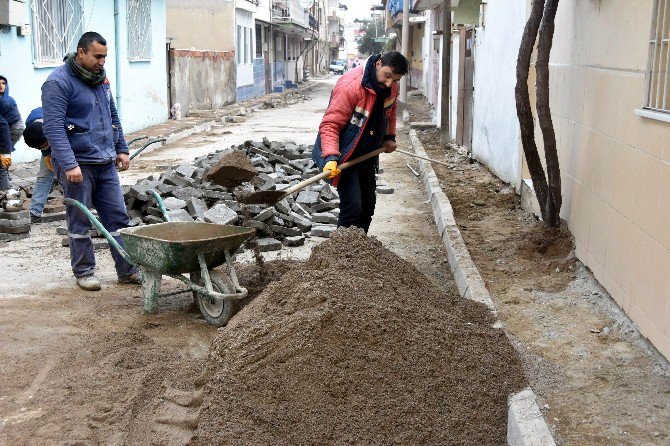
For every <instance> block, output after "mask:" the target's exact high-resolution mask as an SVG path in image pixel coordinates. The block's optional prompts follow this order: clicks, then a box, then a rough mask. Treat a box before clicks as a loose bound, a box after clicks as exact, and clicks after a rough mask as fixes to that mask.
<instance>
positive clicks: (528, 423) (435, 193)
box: [409, 129, 556, 446]
mask: <svg viewBox="0 0 670 446" xmlns="http://www.w3.org/2000/svg"><path fill="white" fill-rule="evenodd" d="M409 138H410V141H411V143H412V147H413V149H414V152H415V153H416V154H417V155H421V156H425V157H428V154H427V153H426V151H425V149H424V148H423V144H422V143H421V141H420V140H419V137H418V136H417V134H416V130H414V129H412V130H410V131H409ZM419 168H420V170H421V177H422V178H423V182H424V186H425V187H426V192H427V193H428V198H429V199H430V204H431V207H432V208H433V215H434V217H435V224H436V225H437V229H438V232H439V235H440V238H441V239H442V242H443V243H444V246H445V247H446V248H447V256H448V259H449V268H450V269H451V272H452V273H453V275H454V279H455V280H456V286H457V287H458V292H459V293H460V295H461V296H462V297H464V298H466V299H471V300H474V301H476V302H480V303H483V304H484V305H486V306H487V307H488V308H489V309H490V310H491V312H492V313H493V314H494V315H497V311H496V308H495V305H494V304H493V301H492V300H491V295H490V294H489V292H488V290H487V289H486V285H485V284H484V280H483V279H482V277H481V275H480V274H479V270H478V269H477V267H476V266H475V263H474V262H473V261H472V258H471V257H470V252H469V251H468V248H467V246H466V245H465V241H464V240H463V237H462V236H461V231H460V230H459V229H458V226H457V225H456V220H455V218H454V211H453V209H452V207H451V202H449V198H448V197H447V195H446V194H445V193H444V192H443V191H442V188H441V187H440V182H439V181H438V179H437V175H435V171H434V170H433V167H432V166H431V165H430V162H429V161H423V160H419ZM494 326H496V327H500V328H502V324H501V323H500V322H496V324H495V325H494ZM507 405H508V420H507V443H508V444H509V445H510V446H555V444H556V443H555V442H554V439H553V437H552V435H551V432H550V431H549V427H548V426H547V423H546V421H545V420H544V417H543V416H542V412H540V408H539V407H538V405H537V403H536V402H535V393H533V391H532V390H531V389H530V388H527V389H525V390H523V391H521V392H519V393H517V394H516V395H512V396H510V398H509V400H508V403H507Z"/></svg>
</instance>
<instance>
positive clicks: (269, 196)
mask: <svg viewBox="0 0 670 446" xmlns="http://www.w3.org/2000/svg"><path fill="white" fill-rule="evenodd" d="M385 151H386V148H385V147H382V148H380V149H377V150H375V151H374V152H370V153H366V154H365V155H363V156H361V157H359V158H355V159H353V160H351V161H347V162H346V163H342V164H340V165H339V166H337V168H338V169H339V170H344V169H346V168H347V167H351V166H353V165H354V164H358V163H360V162H361V161H365V160H367V159H370V158H373V157H375V156H377V155H379V154H380V153H382V152H385ZM328 175H330V170H327V171H325V172H322V173H320V174H318V175H314V176H313V177H311V178H308V179H306V180H304V181H301V182H300V183H298V184H296V185H295V186H291V187H289V188H288V189H284V190H263V191H258V192H252V193H250V194H249V195H245V196H243V197H238V200H239V201H240V202H241V203H246V204H274V203H276V202H278V201H282V200H283V199H284V198H286V197H288V196H289V195H291V194H293V193H295V192H297V191H299V190H300V189H302V188H304V187H305V186H309V185H310V184H313V183H316V182H317V181H319V180H323V179H325V178H327V177H328Z"/></svg>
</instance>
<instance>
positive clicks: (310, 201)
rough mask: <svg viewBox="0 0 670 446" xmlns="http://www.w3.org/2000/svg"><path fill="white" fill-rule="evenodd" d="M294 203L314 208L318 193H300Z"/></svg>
mask: <svg viewBox="0 0 670 446" xmlns="http://www.w3.org/2000/svg"><path fill="white" fill-rule="evenodd" d="M295 201H296V203H301V204H306V205H307V206H314V205H316V204H318V203H319V193H318V192H314V191H309V190H303V191H300V193H299V194H298V198H297V199H296V200H295Z"/></svg>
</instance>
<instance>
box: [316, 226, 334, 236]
mask: <svg viewBox="0 0 670 446" xmlns="http://www.w3.org/2000/svg"><path fill="white" fill-rule="evenodd" d="M336 229H337V226H335V225H316V226H313V227H312V235H313V236H314V237H330V234H332V233H333V232H334V231H335V230H336Z"/></svg>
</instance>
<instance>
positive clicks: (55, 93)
mask: <svg viewBox="0 0 670 446" xmlns="http://www.w3.org/2000/svg"><path fill="white" fill-rule="evenodd" d="M106 58H107V41H106V40H105V39H104V38H103V37H102V36H101V35H100V34H98V33H96V32H86V33H84V34H83V35H82V36H81V38H80V39H79V42H78V43H77V52H76V53H72V54H69V55H68V56H67V60H66V61H65V63H64V64H63V65H61V66H60V67H58V68H56V69H55V70H54V71H53V72H51V74H50V75H49V77H48V78H47V80H46V81H45V82H44V84H43V85H42V107H43V108H44V125H43V129H44V134H45V135H46V137H47V140H48V141H49V146H50V147H51V154H52V158H51V161H52V163H53V167H54V172H55V173H56V178H58V182H59V183H60V184H61V186H62V187H63V194H64V195H65V197H66V198H72V199H75V200H78V201H79V202H81V203H83V204H84V205H85V206H91V205H93V206H95V209H96V210H97V211H98V215H99V217H100V220H101V222H102V224H103V226H104V227H105V228H106V229H107V230H108V231H109V232H110V234H112V236H113V237H114V238H115V239H116V241H117V242H118V243H119V244H120V245H121V247H124V242H123V240H122V239H121V237H120V236H119V233H118V231H119V229H122V228H125V227H127V226H128V223H129V222H130V219H129V218H128V214H127V213H126V204H125V202H124V200H123V193H122V192H121V183H120V181H119V175H118V173H117V167H118V169H119V170H127V169H128V167H129V166H130V159H129V156H128V146H127V145H126V142H125V139H124V137H123V129H122V127H121V122H120V120H119V116H118V113H117V111H116V105H115V104H114V97H113V95H112V92H111V90H110V87H109V81H108V80H107V77H106V74H105V68H104V65H105V60H106ZM66 219H67V226H68V238H69V244H70V261H71V264H72V271H73V272H74V276H75V278H76V282H77V285H78V286H79V287H80V288H82V289H84V290H87V291H97V290H99V289H100V288H101V283H100V280H98V279H97V278H96V277H95V274H94V273H95V255H94V252H93V241H92V240H91V236H90V230H91V228H92V226H91V222H90V221H89V220H88V218H87V217H86V215H85V214H84V213H83V212H82V211H80V210H79V209H78V208H77V207H75V206H72V205H67V209H66ZM111 254H112V257H113V258H114V265H115V268H116V273H117V276H118V282H119V283H121V284H138V285H139V284H141V283H142V276H141V274H140V271H139V269H138V268H137V267H136V266H134V265H131V264H130V263H128V262H127V261H126V260H125V259H124V258H123V257H122V256H121V254H119V252H118V251H117V250H116V249H113V248H112V249H111Z"/></svg>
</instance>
